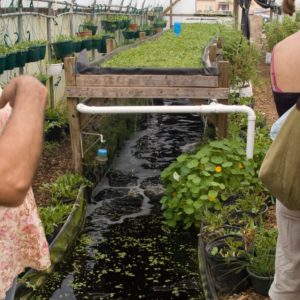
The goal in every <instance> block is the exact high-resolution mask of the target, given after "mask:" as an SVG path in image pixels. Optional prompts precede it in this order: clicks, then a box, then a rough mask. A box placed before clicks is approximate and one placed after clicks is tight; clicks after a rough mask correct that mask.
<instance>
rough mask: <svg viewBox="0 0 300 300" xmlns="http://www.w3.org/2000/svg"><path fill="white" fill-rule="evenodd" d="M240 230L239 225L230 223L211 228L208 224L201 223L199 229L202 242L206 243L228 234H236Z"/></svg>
mask: <svg viewBox="0 0 300 300" xmlns="http://www.w3.org/2000/svg"><path fill="white" fill-rule="evenodd" d="M240 230H241V228H240V227H238V226H230V225H224V226H222V227H219V228H216V229H214V230H211V228H210V226H209V225H203V226H202V227H201V230H200V236H201V238H202V240H203V242H204V243H205V244H207V243H208V242H210V241H212V240H215V239H216V238H220V237H223V236H226V235H228V234H237V235H238V232H240Z"/></svg>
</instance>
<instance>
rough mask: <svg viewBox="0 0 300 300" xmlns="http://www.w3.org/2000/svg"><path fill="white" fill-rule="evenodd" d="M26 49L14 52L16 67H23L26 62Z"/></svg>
mask: <svg viewBox="0 0 300 300" xmlns="http://www.w3.org/2000/svg"><path fill="white" fill-rule="evenodd" d="M27 53H28V50H22V51H18V52H17V54H16V67H19V68H21V67H24V66H25V64H26V62H27Z"/></svg>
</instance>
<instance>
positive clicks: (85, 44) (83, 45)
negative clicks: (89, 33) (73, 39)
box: [81, 39, 93, 50]
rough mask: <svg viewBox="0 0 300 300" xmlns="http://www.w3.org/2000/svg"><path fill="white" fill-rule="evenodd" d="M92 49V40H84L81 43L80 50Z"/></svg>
mask: <svg viewBox="0 0 300 300" xmlns="http://www.w3.org/2000/svg"><path fill="white" fill-rule="evenodd" d="M92 48H93V40H92V39H85V40H82V42H81V49H82V50H83V49H86V50H91V49H92Z"/></svg>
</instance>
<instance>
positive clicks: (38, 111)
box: [0, 76, 47, 207]
mask: <svg viewBox="0 0 300 300" xmlns="http://www.w3.org/2000/svg"><path fill="white" fill-rule="evenodd" d="M6 103H10V105H11V106H12V107H13V110H12V114H11V117H10V119H9V120H8V122H7V125H6V128H5V129H4V131H3V133H2V135H1V136H0V178H1V179H0V205H2V206H12V207H14V206H18V205H20V204H22V202H23V200H24V198H25V196H26V194H27V192H28V190H29V188H30V185H31V183H32V179H33V177H34V174H35V171H36V168H37V164H38V161H39V158H40V155H41V151H42V143H43V126H44V110H45V107H46V104H47V89H46V88H45V87H44V86H43V85H42V84H41V83H40V82H39V81H38V80H37V79H35V78H34V77H31V76H20V77H17V78H15V79H14V80H12V81H11V82H10V83H9V84H8V85H7V86H6V87H5V89H4V91H3V93H2V96H1V98H0V108H2V107H3V106H5V104H6Z"/></svg>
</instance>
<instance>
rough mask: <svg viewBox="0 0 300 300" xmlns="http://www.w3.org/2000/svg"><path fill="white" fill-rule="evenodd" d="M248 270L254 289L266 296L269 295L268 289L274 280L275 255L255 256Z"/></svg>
mask: <svg viewBox="0 0 300 300" xmlns="http://www.w3.org/2000/svg"><path fill="white" fill-rule="evenodd" d="M247 272H248V274H249V277H250V282H251V285H252V287H253V289H254V290H255V291H256V292H257V293H259V294H261V295H264V296H268V291H269V289H270V287H271V284H272V282H273V280H274V273H275V255H274V254H269V255H267V254H266V255H260V256H253V257H251V259H250V261H249V266H248V267H247Z"/></svg>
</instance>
